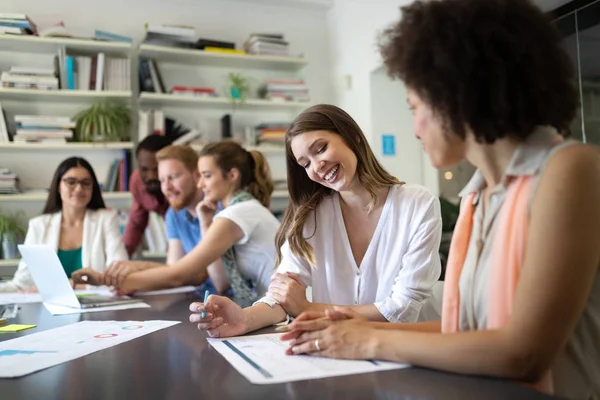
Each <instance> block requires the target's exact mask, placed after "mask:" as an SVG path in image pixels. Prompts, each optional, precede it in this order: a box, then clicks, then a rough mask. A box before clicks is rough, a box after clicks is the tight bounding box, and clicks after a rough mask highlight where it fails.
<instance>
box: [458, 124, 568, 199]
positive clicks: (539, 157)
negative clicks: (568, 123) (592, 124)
mask: <svg viewBox="0 0 600 400" xmlns="http://www.w3.org/2000/svg"><path fill="white" fill-rule="evenodd" d="M557 134H558V133H557V131H556V129H554V128H553V127H550V126H538V127H537V128H535V130H534V131H533V133H532V134H531V135H530V136H529V137H528V138H527V139H526V140H525V141H524V142H523V143H521V144H520V145H519V146H518V147H517V149H516V150H515V153H514V154H513V156H512V159H511V160H510V163H509V164H508V167H507V168H506V172H505V173H504V177H503V178H502V185H503V186H506V184H507V183H508V180H509V179H510V178H512V177H515V176H523V175H534V174H536V173H537V172H538V170H539V168H540V167H541V165H542V164H543V160H544V158H545V157H546V154H547V150H548V149H550V148H552V146H553V144H554V139H555V137H556V135H557ZM485 185H486V183H485V179H483V174H482V173H481V172H480V171H479V170H477V171H475V173H474V174H473V176H472V177H471V179H470V180H469V183H467V185H466V186H465V187H464V189H463V190H461V191H460V193H459V194H458V196H459V197H461V198H462V197H465V196H466V195H467V194H469V193H474V192H475V193H479V192H480V191H482V190H483V189H484V188H485Z"/></svg>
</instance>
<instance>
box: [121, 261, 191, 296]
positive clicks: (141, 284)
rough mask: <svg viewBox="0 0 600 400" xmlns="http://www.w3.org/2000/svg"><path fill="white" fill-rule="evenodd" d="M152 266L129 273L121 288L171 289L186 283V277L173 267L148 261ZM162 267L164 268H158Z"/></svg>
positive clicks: (139, 289) (137, 289) (135, 289)
mask: <svg viewBox="0 0 600 400" xmlns="http://www.w3.org/2000/svg"><path fill="white" fill-rule="evenodd" d="M147 264H148V266H149V267H150V268H148V269H145V270H143V271H138V272H134V273H132V274H129V275H127V277H126V278H125V280H124V282H123V284H122V285H121V287H119V289H123V290H133V291H145V290H158V289H169V288H175V287H179V286H182V285H184V284H185V283H187V282H185V280H184V278H183V277H182V276H181V275H180V274H179V273H178V272H179V271H176V270H175V268H173V267H166V266H164V265H161V264H158V263H153V262H147ZM158 267H162V268H158Z"/></svg>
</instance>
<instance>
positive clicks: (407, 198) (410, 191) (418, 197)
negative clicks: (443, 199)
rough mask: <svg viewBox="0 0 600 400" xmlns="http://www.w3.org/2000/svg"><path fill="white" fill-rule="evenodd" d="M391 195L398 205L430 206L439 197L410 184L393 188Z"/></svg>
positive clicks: (419, 186) (422, 187)
mask: <svg viewBox="0 0 600 400" xmlns="http://www.w3.org/2000/svg"><path fill="white" fill-rule="evenodd" d="M389 194H390V195H391V196H392V200H393V201H394V203H397V204H407V203H409V204H422V205H426V204H427V205H429V204H431V203H432V202H434V201H435V200H436V199H437V196H435V195H434V194H433V193H432V192H431V191H430V190H429V189H427V188H426V187H424V186H421V185H415V184H409V183H406V184H403V185H394V186H392V187H391V188H390V193H389Z"/></svg>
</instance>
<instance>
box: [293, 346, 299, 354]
mask: <svg viewBox="0 0 600 400" xmlns="http://www.w3.org/2000/svg"><path fill="white" fill-rule="evenodd" d="M299 351H300V349H299V348H298V347H292V352H294V353H297V352H299Z"/></svg>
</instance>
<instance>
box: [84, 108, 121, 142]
mask: <svg viewBox="0 0 600 400" xmlns="http://www.w3.org/2000/svg"><path fill="white" fill-rule="evenodd" d="M75 118H76V120H77V125H76V127H75V136H76V138H77V140H78V141H80V142H119V141H121V140H123V139H128V138H129V127H130V125H131V110H130V109H129V107H127V106H125V105H122V104H115V103H106V102H102V103H96V104H93V105H92V106H91V107H90V108H88V109H87V110H84V111H82V112H80V113H79V114H77V115H76V116H75Z"/></svg>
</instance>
